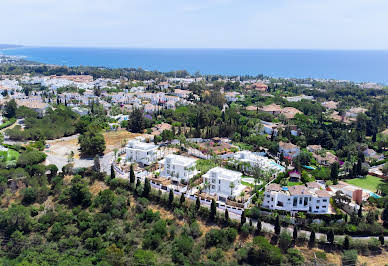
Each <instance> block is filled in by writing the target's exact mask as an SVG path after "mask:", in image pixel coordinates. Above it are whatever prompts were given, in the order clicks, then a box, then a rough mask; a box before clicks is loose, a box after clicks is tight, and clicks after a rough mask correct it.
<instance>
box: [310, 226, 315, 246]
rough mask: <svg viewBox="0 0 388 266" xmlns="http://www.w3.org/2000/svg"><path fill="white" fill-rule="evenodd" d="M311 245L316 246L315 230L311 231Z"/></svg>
mask: <svg viewBox="0 0 388 266" xmlns="http://www.w3.org/2000/svg"><path fill="white" fill-rule="evenodd" d="M309 243H310V245H314V244H315V231H314V229H313V230H311V232H310V240H309Z"/></svg>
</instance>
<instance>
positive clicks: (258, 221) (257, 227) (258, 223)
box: [256, 220, 261, 234]
mask: <svg viewBox="0 0 388 266" xmlns="http://www.w3.org/2000/svg"><path fill="white" fill-rule="evenodd" d="M260 232H261V221H260V220H257V224H256V234H260Z"/></svg>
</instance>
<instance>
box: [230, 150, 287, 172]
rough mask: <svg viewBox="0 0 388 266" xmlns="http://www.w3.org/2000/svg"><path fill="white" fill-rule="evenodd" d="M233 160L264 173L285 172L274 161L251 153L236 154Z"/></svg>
mask: <svg viewBox="0 0 388 266" xmlns="http://www.w3.org/2000/svg"><path fill="white" fill-rule="evenodd" d="M233 158H234V159H236V160H237V161H240V162H245V163H248V164H249V165H250V166H251V167H259V168H261V169H263V170H264V171H273V172H274V173H279V172H284V171H285V168H284V167H283V166H281V165H279V164H277V163H276V162H275V161H274V160H272V159H269V158H267V157H264V156H261V155H259V154H257V153H254V152H251V151H240V152H236V153H235V154H234V156H233Z"/></svg>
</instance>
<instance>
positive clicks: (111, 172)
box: [110, 164, 116, 179]
mask: <svg viewBox="0 0 388 266" xmlns="http://www.w3.org/2000/svg"><path fill="white" fill-rule="evenodd" d="M110 178H111V179H115V178H116V173H115V169H114V168H113V164H111V165H110Z"/></svg>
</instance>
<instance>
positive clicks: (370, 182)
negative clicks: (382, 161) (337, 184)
mask: <svg viewBox="0 0 388 266" xmlns="http://www.w3.org/2000/svg"><path fill="white" fill-rule="evenodd" d="M345 182H346V183H348V184H351V185H355V186H359V187H361V188H365V189H368V190H370V191H372V192H376V189H377V186H378V185H379V184H382V183H384V180H383V179H381V178H379V177H375V176H371V175H367V176H366V177H365V178H354V179H347V180H345Z"/></svg>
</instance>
